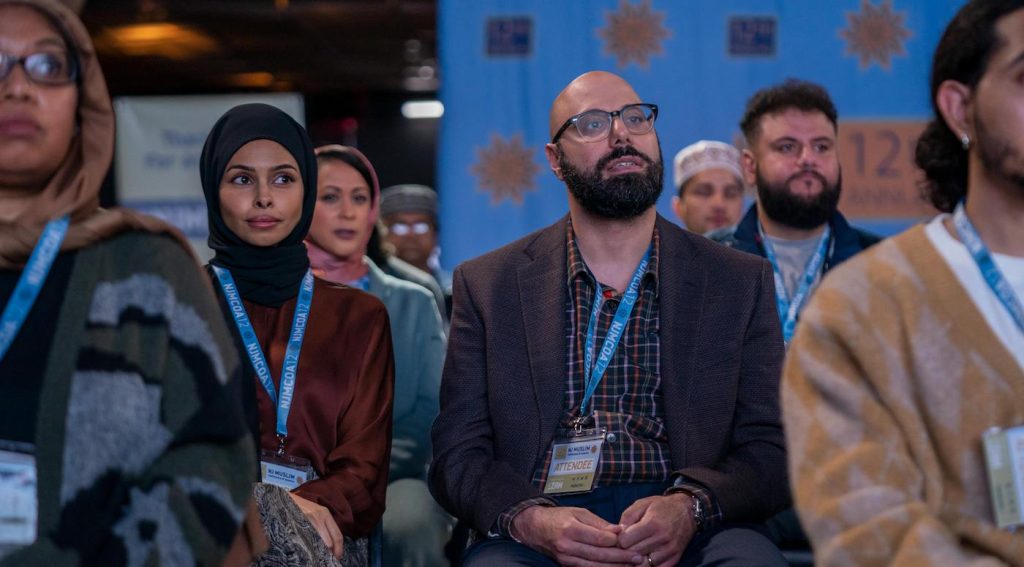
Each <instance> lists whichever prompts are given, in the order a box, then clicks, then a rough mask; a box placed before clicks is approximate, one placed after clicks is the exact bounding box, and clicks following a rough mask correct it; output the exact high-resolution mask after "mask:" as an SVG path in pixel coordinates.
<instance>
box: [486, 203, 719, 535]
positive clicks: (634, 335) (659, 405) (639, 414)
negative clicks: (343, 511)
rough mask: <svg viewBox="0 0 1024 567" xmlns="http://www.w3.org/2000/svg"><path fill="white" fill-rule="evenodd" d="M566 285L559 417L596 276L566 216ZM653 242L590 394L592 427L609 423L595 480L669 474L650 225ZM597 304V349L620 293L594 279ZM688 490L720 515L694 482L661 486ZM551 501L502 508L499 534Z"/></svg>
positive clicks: (579, 364)
mask: <svg viewBox="0 0 1024 567" xmlns="http://www.w3.org/2000/svg"><path fill="white" fill-rule="evenodd" d="M566 239H567V245H566V249H567V251H568V252H567V255H566V265H567V267H568V280H567V282H566V285H567V286H568V289H569V294H568V298H567V300H566V306H565V320H566V343H567V345H568V349H569V356H568V358H567V362H566V365H567V366H566V396H565V405H564V406H563V415H562V418H563V419H562V421H563V422H564V421H566V420H567V419H569V418H572V417H575V416H576V415H577V414H578V413H579V410H580V403H581V402H582V400H583V392H584V383H585V381H584V368H583V364H584V360H583V355H584V352H585V341H586V334H587V325H588V324H589V322H590V313H591V310H592V308H593V301H594V296H595V292H596V288H597V285H596V284H597V282H596V279H595V278H594V276H593V274H591V272H590V269H589V268H588V267H587V264H586V262H584V261H583V256H582V255H581V254H580V252H579V248H578V247H577V246H576V239H575V235H574V233H573V230H572V223H571V222H569V223H567V230H566ZM651 244H652V250H651V258H650V262H649V264H648V265H647V271H646V272H645V273H644V276H643V279H642V280H641V284H640V296H639V298H638V299H637V302H636V304H634V306H633V311H632V313H630V316H629V319H628V321H627V323H626V329H625V331H624V332H623V334H622V338H621V339H620V342H619V345H618V348H616V350H615V353H614V355H613V356H612V359H611V363H610V364H609V365H608V369H607V371H606V372H605V375H604V378H603V379H602V380H601V382H600V384H599V385H598V387H597V390H596V391H595V392H594V395H593V397H592V398H591V400H590V402H589V410H590V412H591V413H592V414H593V415H594V421H595V426H596V427H604V428H606V429H607V431H608V436H607V440H606V441H605V443H604V445H603V446H602V447H601V461H600V464H599V468H598V471H597V481H596V483H597V485H598V486H608V485H615V484H631V483H647V482H665V481H667V480H668V479H669V477H670V476H671V461H670V458H669V445H668V435H667V433H666V430H665V420H664V408H665V404H664V399H663V398H662V394H661V363H660V352H661V344H660V337H659V333H658V329H659V314H658V258H659V247H660V238H659V236H658V232H657V230H655V231H654V235H653V238H652V240H651ZM601 288H602V290H603V295H604V304H603V305H602V307H601V311H600V314H599V316H598V318H597V337H596V338H597V340H596V342H595V348H596V349H600V347H601V344H602V343H603V341H604V337H605V336H606V335H607V333H608V328H609V326H610V325H611V322H612V319H613V318H614V316H615V311H616V309H618V306H619V303H620V301H621V300H622V293H619V292H616V291H615V290H612V289H610V288H608V287H607V286H604V285H602V286H601ZM550 465H551V451H550V449H549V450H548V451H547V453H546V455H545V458H544V460H543V461H542V462H541V463H539V464H538V466H537V468H536V469H535V470H534V474H533V478H532V480H531V482H532V483H533V485H534V486H536V487H538V488H543V486H544V482H545V480H546V478H547V473H548V469H549V468H550ZM679 491H682V492H687V493H689V494H690V495H691V496H694V497H698V498H701V500H702V504H703V506H704V510H705V516H706V521H705V527H707V526H709V525H711V524H712V523H713V522H714V521H716V520H717V519H718V518H719V517H720V512H719V511H718V509H717V507H715V506H714V504H715V503H714V498H713V496H712V495H711V493H710V492H709V491H707V490H706V489H705V488H703V487H702V486H700V485H695V484H690V483H687V482H685V481H683V482H678V481H677V483H676V484H675V485H674V486H673V487H672V488H670V489H669V490H668V491H667V492H668V493H671V492H679ZM538 504H539V505H549V506H552V505H555V501H554V500H552V499H550V498H547V497H538V498H531V499H528V500H524V501H523V502H520V503H519V504H517V505H515V506H513V507H511V508H509V509H508V510H506V511H504V512H503V513H502V514H501V515H500V516H499V518H498V525H497V531H498V534H499V535H502V536H506V537H511V536H512V534H511V533H510V531H509V528H510V526H511V522H512V518H514V517H515V515H516V514H518V513H519V512H521V511H522V510H525V509H526V508H528V507H530V506H533V505H538Z"/></svg>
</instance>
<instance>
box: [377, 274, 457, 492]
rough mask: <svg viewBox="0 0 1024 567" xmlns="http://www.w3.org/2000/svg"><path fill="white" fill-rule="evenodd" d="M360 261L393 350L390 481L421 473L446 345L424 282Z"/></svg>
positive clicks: (427, 454) (428, 453)
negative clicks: (384, 319) (384, 316)
mask: <svg viewBox="0 0 1024 567" xmlns="http://www.w3.org/2000/svg"><path fill="white" fill-rule="evenodd" d="M364 261H365V262H366V265H367V266H368V267H369V273H368V279H369V282H368V286H367V290H366V291H368V292H369V293H372V294H373V295H375V296H377V297H378V298H380V300H381V301H382V302H383V303H384V306H385V307H386V308H387V311H388V317H389V318H390V319H391V341H392V343H393V348H394V352H395V403H394V432H393V434H392V443H391V470H390V473H391V474H390V481H391V482H394V481H396V480H398V479H401V478H410V477H412V478H424V477H425V475H426V469H427V465H428V464H429V463H430V459H431V448H430V426H431V424H433V422H434V418H435V417H437V413H438V395H439V392H440V390H441V368H442V367H443V366H444V354H445V348H446V340H445V334H444V327H443V326H442V323H441V315H440V313H439V312H438V310H437V303H436V302H435V301H434V296H433V295H432V294H431V293H430V292H429V291H428V290H427V289H426V288H424V287H423V286H420V285H417V284H414V283H411V282H408V281H405V280H400V279H398V278H396V277H393V276H389V275H387V274H385V273H384V272H383V271H382V270H381V269H380V268H378V267H377V266H376V264H374V263H373V262H372V261H371V260H370V259H369V258H364Z"/></svg>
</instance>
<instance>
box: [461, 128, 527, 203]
mask: <svg viewBox="0 0 1024 567" xmlns="http://www.w3.org/2000/svg"><path fill="white" fill-rule="evenodd" d="M476 155H477V162H476V163H475V164H474V165H473V167H472V171H473V175H475V176H476V177H477V179H478V183H477V186H478V188H479V189H480V190H482V191H485V192H487V193H490V194H491V204H494V205H497V204H499V203H500V202H501V201H502V200H504V199H506V198H507V199H509V200H511V201H513V202H515V203H516V204H522V202H523V194H524V193H526V192H527V191H533V190H535V189H536V188H537V187H536V184H535V183H534V177H536V176H537V172H538V171H540V168H539V167H538V166H537V164H536V163H534V161H533V150H532V149H530V148H527V147H526V146H524V145H523V136H522V135H521V134H516V135H514V136H512V137H511V138H509V139H508V140H505V139H503V138H502V137H501V136H499V135H497V134H494V135H492V136H491V145H490V146H489V147H486V148H477V150H476Z"/></svg>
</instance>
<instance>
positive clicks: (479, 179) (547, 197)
mask: <svg viewBox="0 0 1024 567" xmlns="http://www.w3.org/2000/svg"><path fill="white" fill-rule="evenodd" d="M962 4H963V0H942V1H939V0H832V1H829V2H821V1H820V0H785V1H782V0H775V1H769V0H714V1H711V0H705V1H697V0H571V1H569V0H563V1H558V2H552V1H550V0H440V2H439V16H438V17H439V22H438V25H439V40H440V45H439V49H440V59H441V69H442V72H443V77H444V80H443V88H442V92H441V98H442V102H444V105H445V116H444V119H443V124H442V128H441V140H440V152H439V163H438V191H439V195H440V200H441V243H442V249H443V251H444V254H443V256H442V259H443V261H444V264H445V265H446V266H447V267H449V268H450V267H453V266H454V265H456V264H458V263H459V262H462V261H464V260H467V259H469V258H472V257H474V256H478V255H480V254H482V253H484V252H487V251H489V250H492V249H494V248H496V247H498V246H501V245H503V244H506V243H508V242H511V241H512V240H515V239H516V238H519V237H521V236H523V235H525V234H527V233H528V232H530V231H533V230H535V229H537V228H541V227H543V226H545V225H546V224H549V223H551V222H553V221H554V220H555V219H557V218H559V217H560V216H562V215H563V214H565V212H566V211H567V207H568V204H567V197H566V189H565V186H564V185H563V184H562V183H561V182H559V181H558V180H557V179H556V178H555V176H554V174H553V173H552V172H551V170H550V166H549V165H548V162H547V159H546V158H545V157H544V144H545V143H547V142H548V136H549V132H548V111H549V108H550V106H551V102H552V101H553V100H554V98H555V96H556V95H557V94H558V92H559V91H561V89H562V88H563V87H565V85H566V84H567V83H569V82H570V81H571V80H572V79H573V78H575V77H576V76H578V75H580V74H582V73H584V72H587V71H590V70H595V69H601V70H606V71H611V72H614V73H617V74H619V75H621V76H622V77H624V78H625V79H626V80H628V81H629V82H630V83H632V85H633V87H634V88H635V89H636V91H637V93H638V94H639V95H640V98H641V99H642V100H644V101H645V102H652V103H655V104H657V105H659V107H660V114H659V118H658V124H657V131H658V135H659V138H660V140H661V147H662V154H663V159H664V160H665V162H666V164H671V160H672V156H674V155H675V153H676V152H677V151H679V150H680V149H681V148H683V147H684V146H686V145H688V144H690V143H692V142H695V141H697V140H700V139H712V140H722V141H726V142H734V143H735V142H739V141H741V139H742V138H741V136H740V135H739V126H738V122H739V119H740V116H741V115H742V113H743V108H744V105H745V104H746V101H747V99H748V98H749V97H750V95H751V94H753V93H754V92H755V91H756V90H758V89H760V88H762V87H765V86H768V85H771V84H775V83H778V82H780V81H782V80H784V79H785V78H787V77H798V78H801V79H806V80H810V81H814V82H817V83H820V84H821V85H823V86H824V87H825V88H827V89H828V90H829V92H830V93H831V94H832V97H833V99H834V100H835V103H836V106H837V107H838V109H839V114H840V120H841V122H843V124H842V125H841V132H840V134H841V135H840V140H839V143H840V155H841V160H842V161H843V166H844V174H845V175H844V179H847V180H848V181H847V182H846V184H845V186H844V198H843V203H842V205H841V208H843V209H845V208H846V207H847V206H849V207H850V212H851V217H852V218H853V219H854V220H855V221H856V220H858V219H860V220H863V221H864V222H863V223H862V224H865V225H869V226H871V227H873V228H877V229H879V230H882V231H883V232H885V233H888V234H891V233H893V232H896V231H899V230H901V229H902V228H905V227H906V226H908V225H909V224H911V223H913V222H915V221H917V220H919V219H920V218H922V216H924V215H927V214H928V213H927V208H925V207H923V206H920V204H919V203H916V202H909V201H907V199H911V200H913V199H914V197H913V195H916V193H914V188H913V187H912V186H911V185H912V184H913V182H914V181H913V180H914V175H913V173H914V171H913V170H912V167H911V164H909V163H908V161H909V156H910V155H912V152H911V151H910V144H912V143H913V139H914V136H915V134H916V132H919V128H920V127H921V125H922V124H923V123H924V122H925V121H926V120H928V119H929V117H930V115H931V107H930V102H929V96H928V73H929V69H930V66H931V56H932V51H933V50H934V48H935V44H936V43H937V42H938V38H939V35H940V34H941V33H942V30H943V29H944V28H945V26H946V24H947V23H948V22H949V20H950V18H952V16H953V14H954V13H955V12H956V11H957V10H958V9H959V8H960V6H961V5H962ZM845 146H850V147H849V148H847V147H845ZM670 171H671V167H670V166H667V167H666V173H668V172H670ZM671 177H672V176H671V174H667V175H666V177H665V192H664V194H663V195H662V198H661V200H660V201H659V204H658V207H659V210H660V211H661V212H662V214H664V215H666V216H667V217H669V218H673V219H674V216H673V215H672V212H671V210H670V202H671V196H672V195H673V193H674V189H673V188H672V186H671ZM865 191H866V192H868V193H864V194H860V193H861V192H865ZM894 203H896V204H899V205H900V206H893V205H894ZM894 215H897V216H894ZM899 215H902V216H899Z"/></svg>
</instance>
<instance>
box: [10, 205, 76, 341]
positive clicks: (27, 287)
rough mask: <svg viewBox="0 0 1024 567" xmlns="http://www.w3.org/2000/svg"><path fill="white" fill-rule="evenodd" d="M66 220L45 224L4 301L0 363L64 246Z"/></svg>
mask: <svg viewBox="0 0 1024 567" xmlns="http://www.w3.org/2000/svg"><path fill="white" fill-rule="evenodd" d="M70 222H71V221H70V219H69V218H68V216H67V215H65V216H63V217H61V218H59V219H54V220H52V221H50V222H48V223H46V228H44V229H43V233H42V234H41V235H40V236H39V242H37V243H36V246H35V248H33V249H32V255H31V256H29V258H28V264H26V265H25V270H24V271H22V272H21V276H20V277H19V278H18V283H17V284H16V285H15V286H14V293H12V294H11V298H10V299H8V300H7V305H6V306H5V307H4V313H3V315H2V316H0V360H3V358H4V356H5V355H6V354H7V349H9V348H10V347H11V343H12V342H14V337H15V336H17V335H18V331H20V330H21V327H22V325H24V324H25V319H27V318H28V312H29V311H31V310H32V305H33V304H35V302H36V298H37V297H39V291H40V290H42V289H43V284H44V283H46V276H47V274H49V273H50V268H51V267H52V266H53V261H54V260H56V259H57V252H59V251H60V245H61V243H62V242H64V236H65V235H67V233H68V225H69V224H70Z"/></svg>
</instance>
